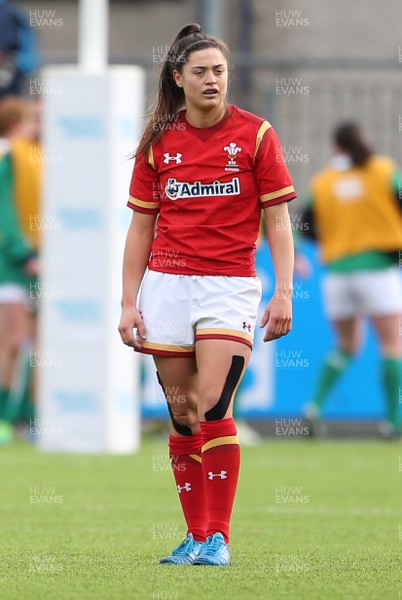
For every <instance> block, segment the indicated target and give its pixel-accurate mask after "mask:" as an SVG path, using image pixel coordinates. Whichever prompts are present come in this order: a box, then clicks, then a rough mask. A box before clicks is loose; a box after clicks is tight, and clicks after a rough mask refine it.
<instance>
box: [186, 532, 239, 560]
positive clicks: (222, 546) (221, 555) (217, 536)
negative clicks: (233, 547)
mask: <svg viewBox="0 0 402 600" xmlns="http://www.w3.org/2000/svg"><path fill="white" fill-rule="evenodd" d="M230 564H231V558H230V549H229V545H228V544H226V542H225V539H224V537H223V535H222V534H221V533H220V532H218V533H214V535H210V536H209V538H208V539H207V541H206V542H205V544H204V545H203V547H202V548H201V552H200V553H199V554H198V556H197V558H196V559H195V561H194V562H193V565H214V566H217V567H228V566H229V565H230Z"/></svg>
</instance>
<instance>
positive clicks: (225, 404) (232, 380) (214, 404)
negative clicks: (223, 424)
mask: <svg viewBox="0 0 402 600" xmlns="http://www.w3.org/2000/svg"><path fill="white" fill-rule="evenodd" d="M243 368H244V357H243V356H233V357H232V363H231V366H230V369H229V371H228V374H227V377H226V380H225V383H224V385H223V388H222V387H220V388H219V387H217V386H216V384H209V385H208V386H206V387H205V388H204V390H203V392H202V393H201V394H200V412H201V413H202V414H201V415H200V416H202V415H204V418H205V420H206V421H218V420H220V419H223V418H224V417H225V415H226V413H227V411H228V408H229V406H230V403H231V401H232V398H233V394H234V391H235V389H236V387H237V385H238V383H239V381H240V377H241V374H242V372H243Z"/></svg>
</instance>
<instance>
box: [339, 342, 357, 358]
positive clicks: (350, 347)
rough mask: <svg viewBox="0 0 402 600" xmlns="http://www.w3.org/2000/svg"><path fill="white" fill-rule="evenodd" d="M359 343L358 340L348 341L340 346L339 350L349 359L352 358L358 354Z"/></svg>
mask: <svg viewBox="0 0 402 600" xmlns="http://www.w3.org/2000/svg"><path fill="white" fill-rule="evenodd" d="M359 348H360V343H359V340H348V341H347V342H345V343H343V344H341V345H340V350H341V351H342V352H343V353H344V354H347V355H349V356H350V358H354V357H355V356H356V354H357V353H358V352H359Z"/></svg>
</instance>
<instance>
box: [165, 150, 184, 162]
mask: <svg viewBox="0 0 402 600" xmlns="http://www.w3.org/2000/svg"><path fill="white" fill-rule="evenodd" d="M163 156H164V157H165V158H164V159H163V162H164V163H165V164H166V165H168V164H169V163H170V161H171V160H174V161H175V163H176V165H179V164H180V163H181V162H182V161H181V157H182V156H183V155H182V154H180V152H177V154H176V156H170V154H169V152H165V154H164V155H163Z"/></svg>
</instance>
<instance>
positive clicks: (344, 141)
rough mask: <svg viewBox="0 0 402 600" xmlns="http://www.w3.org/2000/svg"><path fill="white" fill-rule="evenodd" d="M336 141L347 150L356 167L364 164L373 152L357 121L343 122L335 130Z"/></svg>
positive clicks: (341, 148)
mask: <svg viewBox="0 0 402 600" xmlns="http://www.w3.org/2000/svg"><path fill="white" fill-rule="evenodd" d="M334 142H335V144H336V145H337V146H338V148H339V149H340V150H343V151H344V152H346V153H347V154H348V155H349V156H350V158H351V159H352V163H353V165H354V166H355V167H361V166H363V165H364V164H365V163H366V162H367V161H368V159H369V158H370V156H372V154H373V150H372V148H370V146H369V145H368V144H367V142H366V140H365V139H364V137H363V134H362V132H361V130H360V128H359V126H358V125H357V124H356V123H342V124H340V125H338V127H337V128H336V129H335V132H334Z"/></svg>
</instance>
